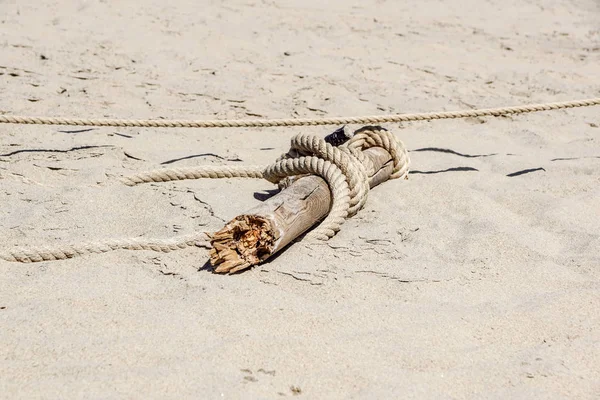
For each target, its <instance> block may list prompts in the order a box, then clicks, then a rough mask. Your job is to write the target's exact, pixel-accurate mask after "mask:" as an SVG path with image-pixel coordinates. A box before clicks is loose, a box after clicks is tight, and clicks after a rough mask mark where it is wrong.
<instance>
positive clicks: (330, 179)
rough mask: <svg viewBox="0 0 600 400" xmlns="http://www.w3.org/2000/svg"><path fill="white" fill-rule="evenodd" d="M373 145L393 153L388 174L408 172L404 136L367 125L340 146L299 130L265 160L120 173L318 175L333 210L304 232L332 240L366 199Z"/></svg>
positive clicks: (129, 180) (272, 178) (128, 180)
mask: <svg viewBox="0 0 600 400" xmlns="http://www.w3.org/2000/svg"><path fill="white" fill-rule="evenodd" d="M370 147H382V148H384V149H385V150H387V151H388V153H390V155H391V156H392V160H393V171H392V175H391V176H390V179H395V178H400V177H406V176H407V175H408V168H409V164H410V160H409V157H408V152H407V150H406V148H405V146H404V144H403V143H402V141H400V140H399V139H398V138H396V136H394V135H393V134H391V133H390V132H388V131H387V130H386V129H384V128H381V127H378V126H366V127H364V128H361V129H359V130H357V131H356V132H355V133H354V135H353V136H352V138H351V139H350V140H349V141H348V142H347V143H346V144H344V145H342V146H339V147H336V146H332V145H331V144H329V143H327V142H326V141H325V140H323V139H321V138H319V137H317V136H314V135H308V134H304V133H300V134H298V135H296V136H294V137H293V138H292V143H291V147H290V150H289V151H288V152H287V153H286V154H284V155H282V156H281V157H279V158H278V159H277V161H276V162H275V163H273V164H271V165H267V166H246V167H229V166H199V167H191V168H177V169H168V168H164V169H157V170H153V171H147V172H142V173H139V174H136V175H131V176H127V177H122V178H120V181H121V182H123V183H124V184H126V185H128V186H134V185H137V184H140V183H148V182H168V181H174V180H184V179H198V178H211V179H218V178H265V179H266V180H268V181H269V182H271V183H275V184H279V183H281V182H282V181H283V180H284V179H286V178H289V177H291V176H296V175H305V174H314V175H319V176H320V177H322V178H323V179H325V181H326V182H327V184H328V185H329V188H330V190H331V194H332V205H331V210H330V212H329V214H328V215H327V217H326V218H325V220H323V222H322V223H321V224H320V225H319V226H318V227H316V228H315V229H314V230H313V231H311V232H310V233H309V234H308V235H307V236H306V238H307V239H317V240H328V239H329V238H331V237H333V236H334V235H335V234H336V233H337V232H338V231H339V230H340V227H341V225H342V224H343V223H344V221H345V220H346V219H347V218H349V217H352V216H354V215H355V214H356V213H357V212H358V211H359V210H360V209H361V208H362V207H363V205H364V204H365V202H366V201H367V197H368V193H369V179H368V177H369V176H371V175H373V174H374V173H375V172H376V171H374V170H373V165H372V164H371V163H370V162H369V160H368V159H367V158H366V157H365V156H364V154H363V153H362V152H363V150H366V149H368V148H370Z"/></svg>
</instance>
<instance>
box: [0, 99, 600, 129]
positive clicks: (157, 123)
mask: <svg viewBox="0 0 600 400" xmlns="http://www.w3.org/2000/svg"><path fill="white" fill-rule="evenodd" d="M597 105H600V98H593V99H585V100H573V101H563V102H557V103H543V104H528V105H523V106H515V107H499V108H484V109H479V110H463V111H446V112H427V113H416V114H390V115H371V116H362V117H333V118H298V119H293V118H289V119H231V120H153V119H88V118H56V117H31V116H18V115H0V124H32V125H73V126H112V127H129V128H133V127H138V128H267V127H275V126H316V125H345V124H382V123H388V122H408V121H430V120H436V119H455V118H469V117H488V116H492V117H498V116H503V115H512V114H525V113H531V112H539V111H550V110H559V109H565V108H576V107H590V106H597Z"/></svg>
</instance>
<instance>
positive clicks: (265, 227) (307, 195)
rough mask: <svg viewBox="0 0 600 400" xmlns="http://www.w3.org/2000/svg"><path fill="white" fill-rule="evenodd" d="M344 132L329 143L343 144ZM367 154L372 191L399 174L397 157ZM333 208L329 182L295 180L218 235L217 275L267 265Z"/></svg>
mask: <svg viewBox="0 0 600 400" xmlns="http://www.w3.org/2000/svg"><path fill="white" fill-rule="evenodd" d="M340 132H343V131H340V130H338V131H336V132H334V133H333V134H331V135H329V136H328V137H327V138H326V140H327V141H329V142H330V143H331V142H332V141H333V140H335V141H337V143H336V144H338V143H339V141H340V134H341V133H340ZM345 140H348V138H346V139H345ZM364 154H365V156H367V157H368V158H369V159H370V160H371V161H372V162H373V165H374V166H375V168H374V170H375V171H376V172H375V173H374V174H373V175H372V176H371V177H370V179H369V186H370V187H371V188H373V187H375V186H377V185H378V184H380V183H382V182H385V181H387V180H388V179H389V177H390V175H391V173H392V170H393V162H392V157H391V155H390V154H389V153H388V152H387V151H386V150H384V149H383V148H380V147H373V148H370V149H367V150H365V151H364ZM331 203H332V200H331V193H330V191H329V186H328V185H327V182H325V180H324V179H323V178H321V177H319V176H316V175H309V176H304V177H301V178H298V179H296V180H292V183H291V184H290V185H289V186H288V187H286V188H285V189H283V190H282V191H281V192H279V193H278V194H276V195H275V196H273V197H271V198H269V199H267V200H266V201H264V202H263V203H262V204H260V205H258V206H257V207H255V208H253V209H251V210H249V211H247V212H245V213H244V214H242V215H239V216H237V217H235V218H234V219H233V220H231V221H230V222H228V223H227V224H226V225H225V227H223V229H221V230H220V231H218V232H216V233H214V234H213V235H212V237H211V244H212V249H211V251H210V262H211V264H212V265H213V267H214V272H216V273H230V274H232V273H236V272H239V271H242V270H244V269H247V268H249V267H251V266H253V265H256V264H259V263H261V262H263V261H265V260H266V259H268V258H269V257H271V256H272V255H274V254H275V253H277V252H278V251H280V250H281V249H283V248H284V247H285V246H287V245H288V244H289V243H290V242H292V241H293V240H294V239H296V238H297V237H299V236H300V235H302V234H303V233H304V232H306V231H307V230H308V229H310V228H311V227H312V226H313V225H315V224H316V223H317V222H319V221H321V220H322V219H323V218H325V217H326V216H327V214H328V213H329V209H330V207H331Z"/></svg>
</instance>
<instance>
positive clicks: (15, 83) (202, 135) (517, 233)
mask: <svg viewBox="0 0 600 400" xmlns="http://www.w3.org/2000/svg"><path fill="white" fill-rule="evenodd" d="M599 16H600V6H599V3H598V2H597V1H592V0H583V1H579V2H574V1H566V0H546V1H542V0H532V1H517V0H506V1H476V0H468V1H460V0H449V1H421V2H400V1H382V0H365V1H360V2H359V1H344V0H335V1H328V2H326V1H315V0H305V1H300V0H294V1H292V0H284V1H268V0H263V1H250V0H246V1H238V0H233V1H228V2H219V1H184V0H173V1H168V2H165V1H160V0H147V1H144V2H140V1H132V0H121V1H118V2H116V1H115V2H109V1H101V0H100V1H66V0H65V1H57V0H43V1H37V2H18V1H10V0H9V1H6V0H4V1H0V90H1V92H2V96H0V112H1V113H6V114H14V115H49V116H65V117H115V118H161V117H162V118H256V117H257V116H259V117H269V118H281V117H313V116H338V115H344V116H346V115H365V114H384V113H396V112H426V111H441V110H458V109H469V108H474V107H496V106H506V105H519V104H527V103H538V102H551V101H563V100H574V99H579V98H589V97H597V96H600V67H599V65H600V47H599V46H600V44H599V43H600V28H599V25H598V18H599ZM385 126H386V127H387V128H388V129H390V130H391V131H392V132H394V133H395V134H397V135H398V136H399V137H400V138H401V139H402V140H403V141H404V142H405V143H406V145H407V147H408V148H409V149H410V150H411V153H410V154H411V158H412V169H413V172H412V173H411V175H410V179H409V180H407V181H400V180H396V181H391V182H388V183H385V184H383V185H381V186H380V187H378V188H376V189H375V190H374V191H373V192H372V193H371V195H370V198H369V201H368V202H367V205H366V207H365V209H363V210H362V211H361V212H360V213H359V214H358V215H357V216H356V217H354V218H352V219H351V220H349V221H348V222H347V223H346V224H345V225H344V226H343V229H342V231H341V232H340V233H339V234H338V235H337V236H336V237H335V238H333V239H332V240H331V241H329V242H327V243H323V244H319V245H306V244H302V243H298V244H295V245H293V246H292V247H290V248H289V249H288V250H287V251H285V252H284V253H282V254H281V255H280V256H278V257H277V258H275V259H273V260H272V261H271V262H269V263H266V264H264V265H261V266H259V267H256V268H254V269H252V270H250V271H248V272H246V273H243V274H239V275H235V276H221V275H215V274H212V273H211V272H210V269H209V268H207V265H206V261H207V259H208V252H207V250H205V249H201V248H189V249H186V250H181V251H178V252H174V253H170V254H159V253H154V252H146V251H115V252H112V253H107V254H102V255H88V256H84V257H81V258H77V259H72V260H67V261H59V262H44V263H39V264H16V263H8V262H0V288H1V289H0V398H5V399H36V398H39V399H58V398H106V399H117V398H149V399H153V398H156V399H158V398H160V399H182V398H209V399H214V398H229V399H246V398H283V397H294V396H297V397H298V398H307V399H338V398H345V399H367V398H368V399H372V398H380V399H384V398H418V399H427V398H431V399H440V398H449V399H450V398H452V399H467V398H468V399H470V398H486V399H506V398H544V399H546V398H597V397H598V396H600V368H599V365H600V311H599V310H600V234H599V232H600V202H599V201H598V200H599V199H600V185H599V183H600V180H599V176H600V143H599V142H598V140H599V139H598V137H599V134H600V128H599V126H600V113H599V108H598V107H593V108H586V109H577V110H567V111H564V110H561V111H553V112H547V113H536V114H529V115H523V116H515V117H510V118H509V117H505V118H477V119H467V120H456V121H439V122H418V123H417V122H415V123H404V124H401V125H400V124H387V125H385ZM333 129H335V127H319V128H272V129H221V130H208V129H197V130H194V129H171V130H168V129H117V128H93V129H78V128H73V127H55V126H24V125H21V126H17V125H3V126H0V209H1V214H0V215H1V218H0V243H1V246H2V247H3V248H10V247H12V246H16V245H40V244H56V243H64V242H70V241H83V240H94V239H106V238H120V237H156V238H169V237H173V236H176V235H181V234H187V233H191V232H196V231H214V230H217V229H220V228H221V227H222V226H223V224H224V222H225V221H227V220H229V219H231V218H232V217H234V216H236V215H237V214H239V213H240V212H243V211H244V210H246V209H248V208H250V207H252V206H253V205H255V204H257V202H258V201H259V200H257V199H256V198H255V196H256V197H260V195H261V194H264V193H266V191H267V190H272V189H273V186H272V185H270V184H269V183H267V182H265V181H260V180H223V181H215V180H201V181H182V182H176V183H165V184H148V185H141V186H138V187H134V188H129V187H124V186H119V185H111V184H110V182H112V181H114V179H115V177H117V176H120V175H128V174H131V173H135V172H138V171H142V170H148V169H154V168H159V167H161V166H166V165H168V166H172V167H176V166H194V165H222V164H234V165H243V164H266V163H269V162H271V161H273V160H274V159H275V158H276V157H277V156H278V155H279V154H280V153H282V152H284V151H285V150H286V146H288V144H289V140H290V138H291V137H292V136H293V135H294V134H296V133H298V132H310V133H314V134H319V135H325V134H327V133H329V132H331V131H332V130H333ZM525 170H531V171H530V172H525V173H523V172H522V171H525Z"/></svg>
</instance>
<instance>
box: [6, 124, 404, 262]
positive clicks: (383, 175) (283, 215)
mask: <svg viewBox="0 0 600 400" xmlns="http://www.w3.org/2000/svg"><path fill="white" fill-rule="evenodd" d="M330 136H331V135H330ZM346 139H348V138H346ZM346 139H344V140H346ZM344 140H342V141H340V138H339V137H337V138H336V139H335V141H336V142H337V143H336V144H340V145H339V146H334V145H332V144H331V143H328V142H327V141H326V140H324V139H321V138H319V137H317V136H313V135H307V134H303V133H301V134H298V135H296V136H295V137H294V138H292V143H291V147H290V150H289V151H288V152H287V153H285V154H283V155H282V156H281V157H279V158H278V159H277V160H276V161H275V162H274V163H273V164H270V165H268V166H245V167H230V166H199V167H192V168H177V169H159V170H154V171H148V172H142V173H139V174H136V175H132V176H127V177H122V178H120V181H121V182H122V183H124V184H126V185H128V186H133V185H137V184H140V183H147V182H168V181H174V180H184V179H200V178H209V179H219V178H265V179H266V180H268V181H269V182H272V183H275V184H280V187H284V189H283V190H282V191H281V192H280V193H279V194H278V195H275V196H274V197H273V198H271V199H269V200H267V201H265V202H264V203H263V204H262V205H260V206H258V207H257V210H254V211H252V210H251V212H250V213H246V214H243V215H241V216H239V217H236V218H235V219H234V220H233V221H231V222H230V223H228V224H227V225H226V226H225V227H224V228H223V229H221V230H220V231H218V232H216V233H214V234H208V233H199V234H192V235H187V236H184V237H179V238H173V239H167V240H157V239H143V238H135V239H121V240H104V241H96V242H87V243H81V244H75V245H64V246H55V247H49V246H43V247H36V248H15V249H10V250H5V251H2V250H0V259H3V260H6V261H12V262H24V263H28V262H40V261H52V260H64V259H69V258H72V257H76V256H80V255H84V254H90V253H104V252H107V251H112V250H118V249H128V250H153V251H160V252H168V251H173V250H178V249H182V248H185V247H187V246H200V247H208V239H210V244H211V245H212V250H211V262H212V263H213V265H214V266H215V272H220V273H221V272H230V273H233V272H237V271H240V270H242V269H245V268H248V267H250V266H251V265H255V264H257V263H259V262H262V261H264V260H266V259H267V258H268V257H270V256H271V255H273V254H275V253H276V252H277V251H279V250H281V249H282V248H283V247H285V246H286V245H287V244H288V243H290V242H291V241H292V240H295V239H296V238H297V237H298V236H300V235H301V234H303V233H304V232H305V231H307V230H308V229H310V228H311V227H312V226H313V225H314V224H315V223H316V222H318V221H321V220H322V222H321V223H320V224H319V225H318V226H317V227H316V228H315V229H314V230H313V231H311V232H310V233H309V234H308V235H307V236H306V238H307V239H310V240H328V239H330V238H331V237H333V236H334V235H335V234H336V233H337V232H338V231H339V230H340V227H341V225H342V224H343V223H344V221H345V220H346V219H347V218H349V217H352V216H353V215H355V214H356V213H357V212H358V211H359V210H360V209H361V208H362V207H363V206H364V204H365V202H366V200H367V197H368V193H369V190H370V188H371V187H374V186H376V185H378V184H379V183H382V182H384V181H385V180H388V179H395V178H401V177H407V175H408V168H409V164H410V161H409V157H408V152H407V150H406V148H405V147H404V144H403V143H402V142H401V141H400V140H398V139H397V138H396V137H395V136H394V135H392V134H391V133H390V132H388V131H387V130H386V129H384V128H382V127H379V126H366V127H363V128H361V129H359V130H357V131H356V132H355V133H354V134H353V135H352V137H351V138H349V140H348V141H347V142H345V143H343V142H344ZM271 206H273V207H274V208H273V210H269V207H271ZM286 207H287V211H286V212H283V210H286ZM271 212H272V215H271ZM300 212H302V213H304V214H302V215H304V216H306V218H297V217H298V215H295V213H296V214H298V213H300ZM261 213H262V214H261ZM323 218H324V219H323ZM244 226H246V228H247V229H245V228H244ZM244 229H245V230H244Z"/></svg>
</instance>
